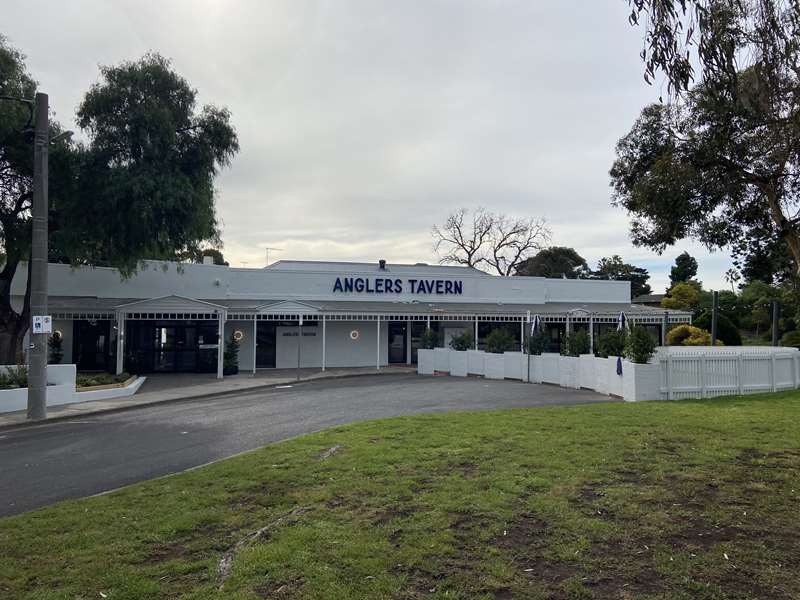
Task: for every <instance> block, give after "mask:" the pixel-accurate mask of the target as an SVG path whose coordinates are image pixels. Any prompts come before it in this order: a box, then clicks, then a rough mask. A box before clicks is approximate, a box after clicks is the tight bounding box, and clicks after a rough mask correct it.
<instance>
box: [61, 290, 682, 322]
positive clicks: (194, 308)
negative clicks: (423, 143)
mask: <svg viewBox="0 0 800 600" xmlns="http://www.w3.org/2000/svg"><path fill="white" fill-rule="evenodd" d="M175 298H178V297H175V296H174V297H172V299H175ZM152 300H153V302H154V304H150V303H148V302H146V301H144V302H143V301H142V299H137V298H130V299H125V298H96V297H95V298H93V297H73V296H69V297H66V296H62V297H51V298H49V300H48V303H49V308H50V312H51V314H52V315H53V317H54V318H65V319H72V318H95V319H103V318H108V319H111V318H114V317H115V316H116V314H117V312H118V311H119V310H120V309H124V311H125V312H126V313H132V312H134V311H136V307H137V306H138V307H140V309H141V310H139V311H136V312H139V313H141V314H145V315H146V314H154V315H155V314H169V313H188V314H196V313H199V312H203V311H202V310H201V309H203V308H204V307H207V309H208V310H207V311H206V312H215V311H217V310H224V311H226V312H227V316H228V319H229V320H252V319H254V318H258V319H260V320H286V319H296V318H298V317H299V315H300V314H302V315H303V316H304V318H309V319H315V318H318V317H319V316H321V315H325V316H326V318H330V319H332V320H354V321H355V320H377V319H380V320H382V321H387V320H404V319H410V320H427V319H430V320H433V321H437V320H447V321H457V320H474V319H483V320H490V321H501V320H508V321H523V320H525V318H526V315H527V312H528V311H530V313H531V315H534V314H538V315H540V316H541V317H542V320H543V321H545V322H564V321H566V320H567V318H569V320H570V321H572V322H586V321H589V320H590V318H591V319H593V320H595V321H597V322H612V321H614V320H615V319H616V318H617V315H618V314H619V313H620V312H624V313H625V314H626V315H627V316H628V317H630V318H632V319H633V320H634V321H639V322H650V323H660V322H662V320H663V318H664V313H665V312H667V313H668V315H669V321H670V322H671V323H685V322H689V321H690V320H691V313H688V312H685V311H674V310H670V311H665V310H663V309H660V308H653V307H649V306H643V305H638V304H630V303H610V302H595V303H579V302H576V303H563V302H561V303H546V304H501V303H488V302H486V303H475V302H469V303H468V302H385V301H364V300H356V301H349V300H337V301H319V302H318V301H313V300H311V301H308V300H304V301H294V300H284V299H280V300H260V301H254V300H238V299H226V300H195V299H190V298H186V299H184V300H185V302H183V303H180V302H174V301H173V302H171V303H170V307H169V311H166V310H163V311H162V310H155V308H159V306H158V302H157V300H160V299H152ZM273 307H274V309H273ZM281 307H283V308H281ZM150 308H153V309H154V310H150ZM284 309H285V310H284ZM154 318H164V317H154Z"/></svg>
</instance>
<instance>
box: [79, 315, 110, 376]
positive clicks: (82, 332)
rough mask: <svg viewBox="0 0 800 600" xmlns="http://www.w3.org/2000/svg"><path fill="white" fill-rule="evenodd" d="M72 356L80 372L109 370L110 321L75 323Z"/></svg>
mask: <svg viewBox="0 0 800 600" xmlns="http://www.w3.org/2000/svg"><path fill="white" fill-rule="evenodd" d="M72 328H73V334H72V339H73V340H74V341H73V346H72V356H73V360H74V361H75V364H76V365H77V369H78V371H105V370H106V369H107V368H108V360H107V359H108V338H109V332H110V322H109V321H74V323H73V325H72Z"/></svg>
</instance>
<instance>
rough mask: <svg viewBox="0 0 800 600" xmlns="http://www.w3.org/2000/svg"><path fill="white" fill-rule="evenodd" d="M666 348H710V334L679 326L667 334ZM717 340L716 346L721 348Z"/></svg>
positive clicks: (697, 329) (720, 343) (691, 327)
mask: <svg viewBox="0 0 800 600" xmlns="http://www.w3.org/2000/svg"><path fill="white" fill-rule="evenodd" d="M667 345H668V346H710V345H711V333H710V332H708V331H706V330H705V329H700V328H699V327H695V326H694V325H679V326H678V327H675V328H674V329H672V330H670V332H669V333H668V334H667ZM722 345H723V343H722V341H721V340H717V346H722Z"/></svg>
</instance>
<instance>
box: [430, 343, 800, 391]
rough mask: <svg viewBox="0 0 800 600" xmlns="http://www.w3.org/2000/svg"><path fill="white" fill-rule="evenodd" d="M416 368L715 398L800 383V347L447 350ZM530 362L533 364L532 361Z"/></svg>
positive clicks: (435, 352) (438, 351) (438, 350)
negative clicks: (630, 353)
mask: <svg viewBox="0 0 800 600" xmlns="http://www.w3.org/2000/svg"><path fill="white" fill-rule="evenodd" d="M417 360H418V362H417V371H418V373H420V374H422V375H433V374H434V373H436V372H439V373H449V374H450V375H453V376H460V377H466V376H469V375H473V376H482V377H485V378H486V379H515V380H519V381H528V373H530V381H531V382H534V383H550V384H554V385H559V386H561V387H567V388H574V389H578V388H583V389H589V390H595V391H597V392H599V393H601V394H607V395H610V396H616V397H620V398H624V399H625V400H630V401H634V400H659V399H664V400H666V399H681V398H710V397H713V396H724V395H732V394H753V393H757V392H770V391H780V390H787V389H797V388H798V387H800V351H798V350H797V349H796V348H773V347H771V346H768V347H748V346H742V347H720V348H712V347H710V346H707V347H691V348H688V347H660V348H658V350H657V352H656V354H655V356H654V357H653V360H652V361H651V362H650V363H649V364H646V365H640V364H634V363H631V362H629V361H627V360H622V361H621V365H619V366H621V371H622V372H621V374H620V373H619V372H618V359H617V357H609V358H599V357H596V356H594V355H591V354H584V355H581V356H580V357H572V356H559V355H558V354H542V355H540V356H530V357H528V356H526V355H525V354H523V353H521V352H506V353H504V354H490V353H488V352H482V351H476V350H468V351H466V352H460V351H456V350H451V349H448V348H436V349H434V350H419V352H418V354H417ZM529 361H530V363H529Z"/></svg>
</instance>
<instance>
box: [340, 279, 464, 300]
mask: <svg viewBox="0 0 800 600" xmlns="http://www.w3.org/2000/svg"><path fill="white" fill-rule="evenodd" d="M403 288H404V286H403V280H402V279H389V278H383V277H376V278H374V279H370V278H364V277H337V278H336V281H335V282H334V283H333V292H334V293H336V292H339V293H349V292H356V293H359V294H360V293H367V294H402V293H403ZM408 288H409V291H410V293H411V294H435V295H437V296H452V295H456V296H460V295H461V294H463V293H464V285H463V282H461V281H450V280H447V279H409V280H408Z"/></svg>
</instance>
